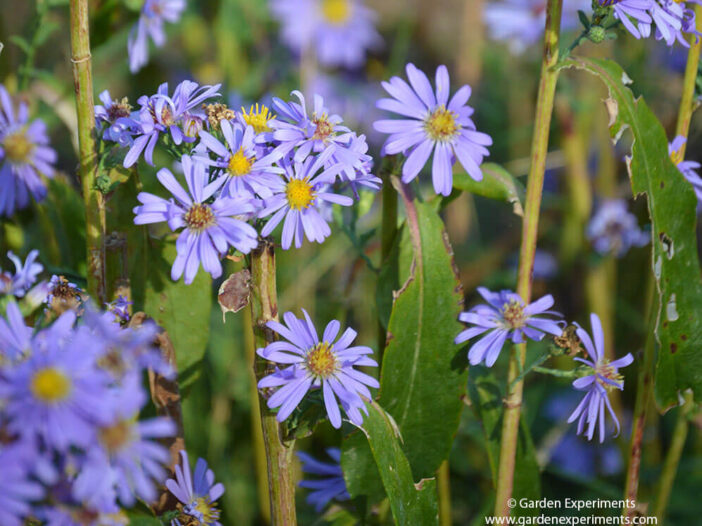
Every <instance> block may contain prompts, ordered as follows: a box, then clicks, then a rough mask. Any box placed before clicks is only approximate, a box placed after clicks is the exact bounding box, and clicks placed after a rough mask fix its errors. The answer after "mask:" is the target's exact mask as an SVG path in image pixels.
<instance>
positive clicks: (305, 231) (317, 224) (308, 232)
mask: <svg viewBox="0 0 702 526" xmlns="http://www.w3.org/2000/svg"><path fill="white" fill-rule="evenodd" d="M334 151H335V149H334V146H330V147H328V148H327V149H326V150H325V151H323V152H322V153H321V154H320V155H318V156H317V157H308V158H307V159H305V160H304V161H303V162H293V161H291V160H286V159H281V166H282V167H283V169H284V173H283V175H282V176H279V177H278V181H277V183H276V184H275V186H271V188H270V189H271V191H272V193H273V195H272V196H271V197H270V198H268V199H265V200H264V201H263V208H262V210H261V211H260V212H259V214H258V217H259V218H264V217H268V216H270V215H271V214H272V217H271V218H270V219H269V220H268V223H266V226H264V227H263V229H262V230H261V235H262V236H263V237H266V236H268V235H270V234H271V232H273V230H274V229H275V227H277V226H278V225H279V224H280V222H281V221H283V219H285V222H284V224H283V236H282V245H283V249H284V250H287V249H289V248H290V246H291V245H292V243H293V241H294V242H295V247H296V248H300V247H301V246H302V238H303V235H304V236H306V237H307V239H308V240H309V241H316V242H317V243H322V242H323V241H324V240H325V239H326V238H327V236H329V234H331V229H330V228H329V225H328V224H327V222H326V221H325V220H324V218H323V217H322V216H321V215H320V213H319V211H318V209H317V207H316V206H315V205H316V204H317V203H318V201H328V202H330V203H335V204H338V205H342V206H351V205H352V204H353V199H351V198H350V197H347V196H343V195H339V194H336V193H332V192H331V191H328V188H329V186H328V185H329V184H331V183H332V182H333V181H334V177H335V176H336V174H337V173H339V171H340V170H341V168H342V166H341V164H337V165H335V166H332V167H331V168H327V169H325V170H322V171H321V172H319V171H320V169H322V168H323V166H324V164H325V163H326V162H327V161H328V160H329V158H330V157H331V155H332V153H334ZM318 172H319V173H318Z"/></svg>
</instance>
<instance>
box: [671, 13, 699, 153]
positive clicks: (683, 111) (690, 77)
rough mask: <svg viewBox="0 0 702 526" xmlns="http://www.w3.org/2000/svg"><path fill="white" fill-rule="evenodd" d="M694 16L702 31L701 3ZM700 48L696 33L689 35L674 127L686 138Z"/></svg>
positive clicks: (693, 99)
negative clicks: (688, 48)
mask: <svg viewBox="0 0 702 526" xmlns="http://www.w3.org/2000/svg"><path fill="white" fill-rule="evenodd" d="M695 17H696V20H697V31H702V5H696V6H695ZM700 49H702V40H701V39H700V38H699V37H697V36H696V35H694V34H692V35H691V36H690V50H689V51H688V53H687V66H686V67H685V80H684V81H683V93H682V99H681V100H680V110H679V112H678V123H677V126H676V128H675V135H676V136H677V135H682V136H683V137H685V138H687V136H688V134H689V132H690V121H691V119H692V112H693V111H694V110H695V108H696V107H697V104H698V103H697V102H696V101H695V83H696V81H697V72H698V71H699V64H700ZM686 146H687V143H686V144H683V146H682V148H681V150H680V159H684V158H685V147H686Z"/></svg>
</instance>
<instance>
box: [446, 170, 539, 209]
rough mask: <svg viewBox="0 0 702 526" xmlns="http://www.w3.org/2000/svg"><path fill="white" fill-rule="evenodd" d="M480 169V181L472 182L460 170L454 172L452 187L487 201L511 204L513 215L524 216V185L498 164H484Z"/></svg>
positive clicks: (472, 180) (471, 179)
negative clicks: (481, 174) (481, 175)
mask: <svg viewBox="0 0 702 526" xmlns="http://www.w3.org/2000/svg"><path fill="white" fill-rule="evenodd" d="M480 169H481V170H482V171H483V180H482V181H476V180H474V179H473V178H471V177H470V176H469V175H468V174H467V173H465V172H464V171H462V170H460V171H457V172H455V173H454V174H453V187H454V188H455V189H457V190H463V191H464V192H470V193H472V194H476V195H480V196H482V197H487V198H488V199H497V200H499V201H504V202H506V203H511V204H512V207H513V210H514V213H515V214H517V215H518V216H522V215H524V207H523V206H522V203H523V202H524V194H525V190H524V185H523V184H522V183H520V182H519V181H518V180H517V179H516V178H515V177H514V176H513V175H512V174H510V173H509V172H508V171H507V170H505V169H504V168H503V167H502V166H500V165H498V164H494V163H485V164H483V165H481V166H480Z"/></svg>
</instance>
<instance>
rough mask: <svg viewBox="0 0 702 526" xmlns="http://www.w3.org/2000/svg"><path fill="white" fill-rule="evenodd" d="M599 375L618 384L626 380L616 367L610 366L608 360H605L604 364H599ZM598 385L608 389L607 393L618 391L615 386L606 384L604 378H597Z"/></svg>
mask: <svg viewBox="0 0 702 526" xmlns="http://www.w3.org/2000/svg"><path fill="white" fill-rule="evenodd" d="M597 374H598V375H600V376H603V377H605V378H606V379H607V380H611V381H613V382H617V383H621V382H622V380H624V377H623V376H622V375H621V374H619V373H618V372H617V371H616V369H615V368H614V367H612V366H611V365H609V361H608V360H604V361H603V362H602V363H599V364H597ZM597 383H599V384H600V385H601V386H602V387H604V388H605V389H607V391H612V390H613V389H616V387H615V386H613V385H612V384H609V383H607V382H605V381H604V380H603V379H602V378H599V377H598V378H597Z"/></svg>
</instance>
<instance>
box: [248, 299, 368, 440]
mask: <svg viewBox="0 0 702 526" xmlns="http://www.w3.org/2000/svg"><path fill="white" fill-rule="evenodd" d="M302 313H303V315H304V319H302V320H301V319H298V318H297V317H296V316H295V315H294V314H293V313H292V312H286V313H285V314H284V315H283V320H284V321H285V325H283V324H282V323H279V322H277V321H269V322H268V323H267V324H266V326H267V327H268V328H269V329H271V330H272V331H274V332H276V333H277V334H279V335H280V336H282V337H283V338H284V339H285V341H277V342H273V343H271V344H269V345H267V346H266V347H264V348H260V349H257V350H256V353H257V354H258V355H259V356H261V357H262V358H265V359H266V360H269V361H271V362H274V363H277V364H282V365H286V366H287V367H285V368H284V369H278V368H276V371H275V372H274V373H272V374H269V375H268V376H266V377H264V378H262V379H261V380H260V381H259V382H258V388H259V389H268V388H277V389H276V391H275V392H274V393H273V394H272V395H270V397H269V398H268V401H267V403H268V407H270V408H273V409H274V408H278V414H277V417H276V418H277V419H278V421H279V422H282V421H284V420H285V419H286V418H288V417H289V416H290V414H291V413H292V412H293V411H294V410H295V408H296V407H297V406H298V405H299V403H300V402H301V401H302V399H303V398H304V397H305V395H306V394H307V392H308V391H309V390H310V389H318V388H321V389H322V395H323V399H324V406H325V407H326V410H327V414H328V416H329V420H330V422H331V424H332V425H333V426H334V427H336V428H338V427H341V413H340V411H339V402H340V403H341V406H342V408H343V409H344V412H345V413H346V414H347V416H348V417H349V419H350V420H351V422H353V423H354V424H356V425H357V426H360V425H361V424H362V423H363V415H362V411H363V412H366V414H367V412H368V410H367V409H366V404H365V401H364V399H363V398H364V397H365V398H367V399H369V398H371V394H370V391H369V390H368V387H374V388H377V387H380V384H378V381H377V380H376V379H375V378H373V377H372V376H369V375H367V374H365V373H363V372H361V371H359V370H357V369H355V367H362V366H366V367H368V366H370V367H377V366H378V364H377V363H376V362H375V360H373V359H372V358H370V357H369V356H368V355H370V354H373V350H372V349H371V348H370V347H365V346H356V345H354V346H351V344H352V343H353V340H354V339H355V338H356V331H354V330H353V329H351V328H348V329H346V330H345V331H344V332H343V334H342V335H341V336H340V337H339V339H338V340H337V336H339V330H340V329H341V324H340V323H339V322H338V321H337V320H332V321H331V322H329V324H328V325H327V326H326V328H325V329H324V334H323V335H322V338H321V340H320V338H319V335H318V333H317V329H316V328H315V326H314V324H313V323H312V320H311V319H310V317H309V315H308V314H307V311H305V310H304V309H303V310H302ZM337 399H338V401H337Z"/></svg>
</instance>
